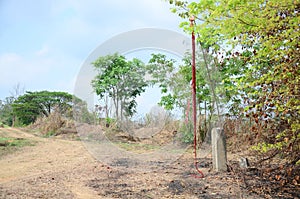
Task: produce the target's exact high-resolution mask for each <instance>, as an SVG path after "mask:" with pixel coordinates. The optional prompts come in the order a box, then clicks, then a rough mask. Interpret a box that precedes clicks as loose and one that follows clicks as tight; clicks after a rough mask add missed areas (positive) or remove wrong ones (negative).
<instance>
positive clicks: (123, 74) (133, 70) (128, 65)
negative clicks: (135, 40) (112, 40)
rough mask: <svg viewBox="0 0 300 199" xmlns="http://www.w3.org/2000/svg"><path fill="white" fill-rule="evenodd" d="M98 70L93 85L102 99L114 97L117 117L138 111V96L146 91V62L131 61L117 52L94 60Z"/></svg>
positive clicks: (120, 117) (130, 114) (121, 117)
mask: <svg viewBox="0 0 300 199" xmlns="http://www.w3.org/2000/svg"><path fill="white" fill-rule="evenodd" d="M93 65H94V68H95V69H96V71H97V73H98V74H97V75H96V77H95V78H94V79H93V80H92V86H93V88H94V90H95V92H96V94H97V95H99V97H100V99H103V98H105V97H106V96H108V97H110V98H112V100H113V104H114V107H115V109H116V112H115V113H116V117H117V119H121V120H122V119H123V114H125V116H132V115H133V114H134V113H135V111H136V106H137V103H136V101H135V99H136V97H137V96H139V95H140V94H141V93H143V92H144V91H145V88H146V87H147V85H148V84H147V81H146V80H145V79H144V76H145V67H144V63H143V62H142V61H140V60H138V59H133V60H131V61H128V60H126V58H125V57H124V56H122V55H119V54H117V53H115V54H113V55H107V56H104V57H99V58H98V59H97V60H95V61H94V62H93Z"/></svg>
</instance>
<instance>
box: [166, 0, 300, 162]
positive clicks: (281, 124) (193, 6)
mask: <svg viewBox="0 0 300 199" xmlns="http://www.w3.org/2000/svg"><path fill="white" fill-rule="evenodd" d="M170 3H171V4H172V5H174V9H173V12H176V13H177V14H178V15H179V16H180V17H182V18H184V19H185V20H186V21H185V22H183V23H182V24H181V27H182V28H183V29H184V30H185V31H187V32H188V33H191V32H192V31H193V30H194V31H195V33H196V34H197V36H198V38H197V40H198V42H199V43H200V44H201V46H202V47H203V48H205V49H208V50H209V52H211V53H212V54H214V55H215V57H216V59H217V60H218V64H219V71H221V73H222V83H223V86H224V87H223V88H225V89H224V90H225V91H226V92H225V96H226V98H228V99H230V100H229V102H231V103H232V105H233V106H232V108H234V109H235V110H234V111H233V113H234V114H237V113H238V110H240V108H245V107H247V108H245V112H244V113H241V114H245V115H246V116H247V117H250V118H251V120H252V121H254V123H253V127H252V132H253V135H255V136H256V137H257V141H258V143H260V144H258V146H257V147H258V148H257V149H259V150H261V151H263V152H267V151H269V150H275V149H278V152H280V153H281V154H282V155H283V156H282V157H283V158H286V160H287V161H289V162H290V163H291V164H295V163H296V162H297V161H299V148H300V139H299V134H300V128H299V123H300V119H299V118H300V97H299V95H300V93H299V91H300V89H299V83H300V70H299V58H300V54H299V52H300V51H299V39H300V38H299V20H300V16H299V15H300V12H299V9H300V2H299V1H290V0H283V1H278V0H269V1H264V0H250V1H244V0H234V1H220V0H211V1H207V0H199V1H198V2H191V3H185V2H183V1H170ZM190 16H194V17H195V19H196V24H195V26H194V27H191V26H190V23H189V22H188V18H189V17H190ZM225 49H226V50H225ZM216 65H217V64H216ZM282 133H284V134H282ZM279 135H280V136H279Z"/></svg>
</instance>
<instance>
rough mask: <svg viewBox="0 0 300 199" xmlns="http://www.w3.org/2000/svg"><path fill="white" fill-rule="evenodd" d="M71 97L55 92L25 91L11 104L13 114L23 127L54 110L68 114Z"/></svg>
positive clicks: (64, 93) (70, 107)
mask: <svg viewBox="0 0 300 199" xmlns="http://www.w3.org/2000/svg"><path fill="white" fill-rule="evenodd" d="M72 100H73V95H71V94H69V93H66V92H57V91H52V92H51V91H35V92H31V91H27V92H26V93H25V94H24V95H21V96H19V97H18V98H17V99H16V100H15V101H14V102H13V103H12V109H13V114H14V115H15V116H16V117H17V118H18V119H19V120H20V121H21V122H22V123H23V124H25V125H27V124H30V123H32V122H34V121H35V120H36V119H37V117H39V116H45V117H47V116H49V114H50V113H51V112H53V111H54V110H56V111H59V112H60V113H61V114H65V115H66V114H70V111H71V110H72V102H73V101H72Z"/></svg>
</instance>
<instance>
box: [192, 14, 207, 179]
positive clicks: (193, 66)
mask: <svg viewBox="0 0 300 199" xmlns="http://www.w3.org/2000/svg"><path fill="white" fill-rule="evenodd" d="M194 21H195V18H194V17H191V18H190V22H191V27H192V28H193V30H192V96H193V126H194V164H195V168H196V170H197V171H198V173H199V174H200V175H195V177H196V178H204V175H203V173H202V172H201V171H200V170H199V168H198V160H197V108H196V45H195V33H194Z"/></svg>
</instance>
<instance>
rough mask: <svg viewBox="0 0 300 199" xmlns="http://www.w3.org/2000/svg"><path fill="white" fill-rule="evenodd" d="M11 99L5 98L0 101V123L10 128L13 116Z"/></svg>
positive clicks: (12, 99)
mask: <svg viewBox="0 0 300 199" xmlns="http://www.w3.org/2000/svg"><path fill="white" fill-rule="evenodd" d="M13 101H14V98H13V97H6V98H5V100H3V101H2V100H0V122H1V123H3V125H8V126H12V125H13V122H14V121H13V120H14V115H13V110H12V106H11V105H12V103H13Z"/></svg>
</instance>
